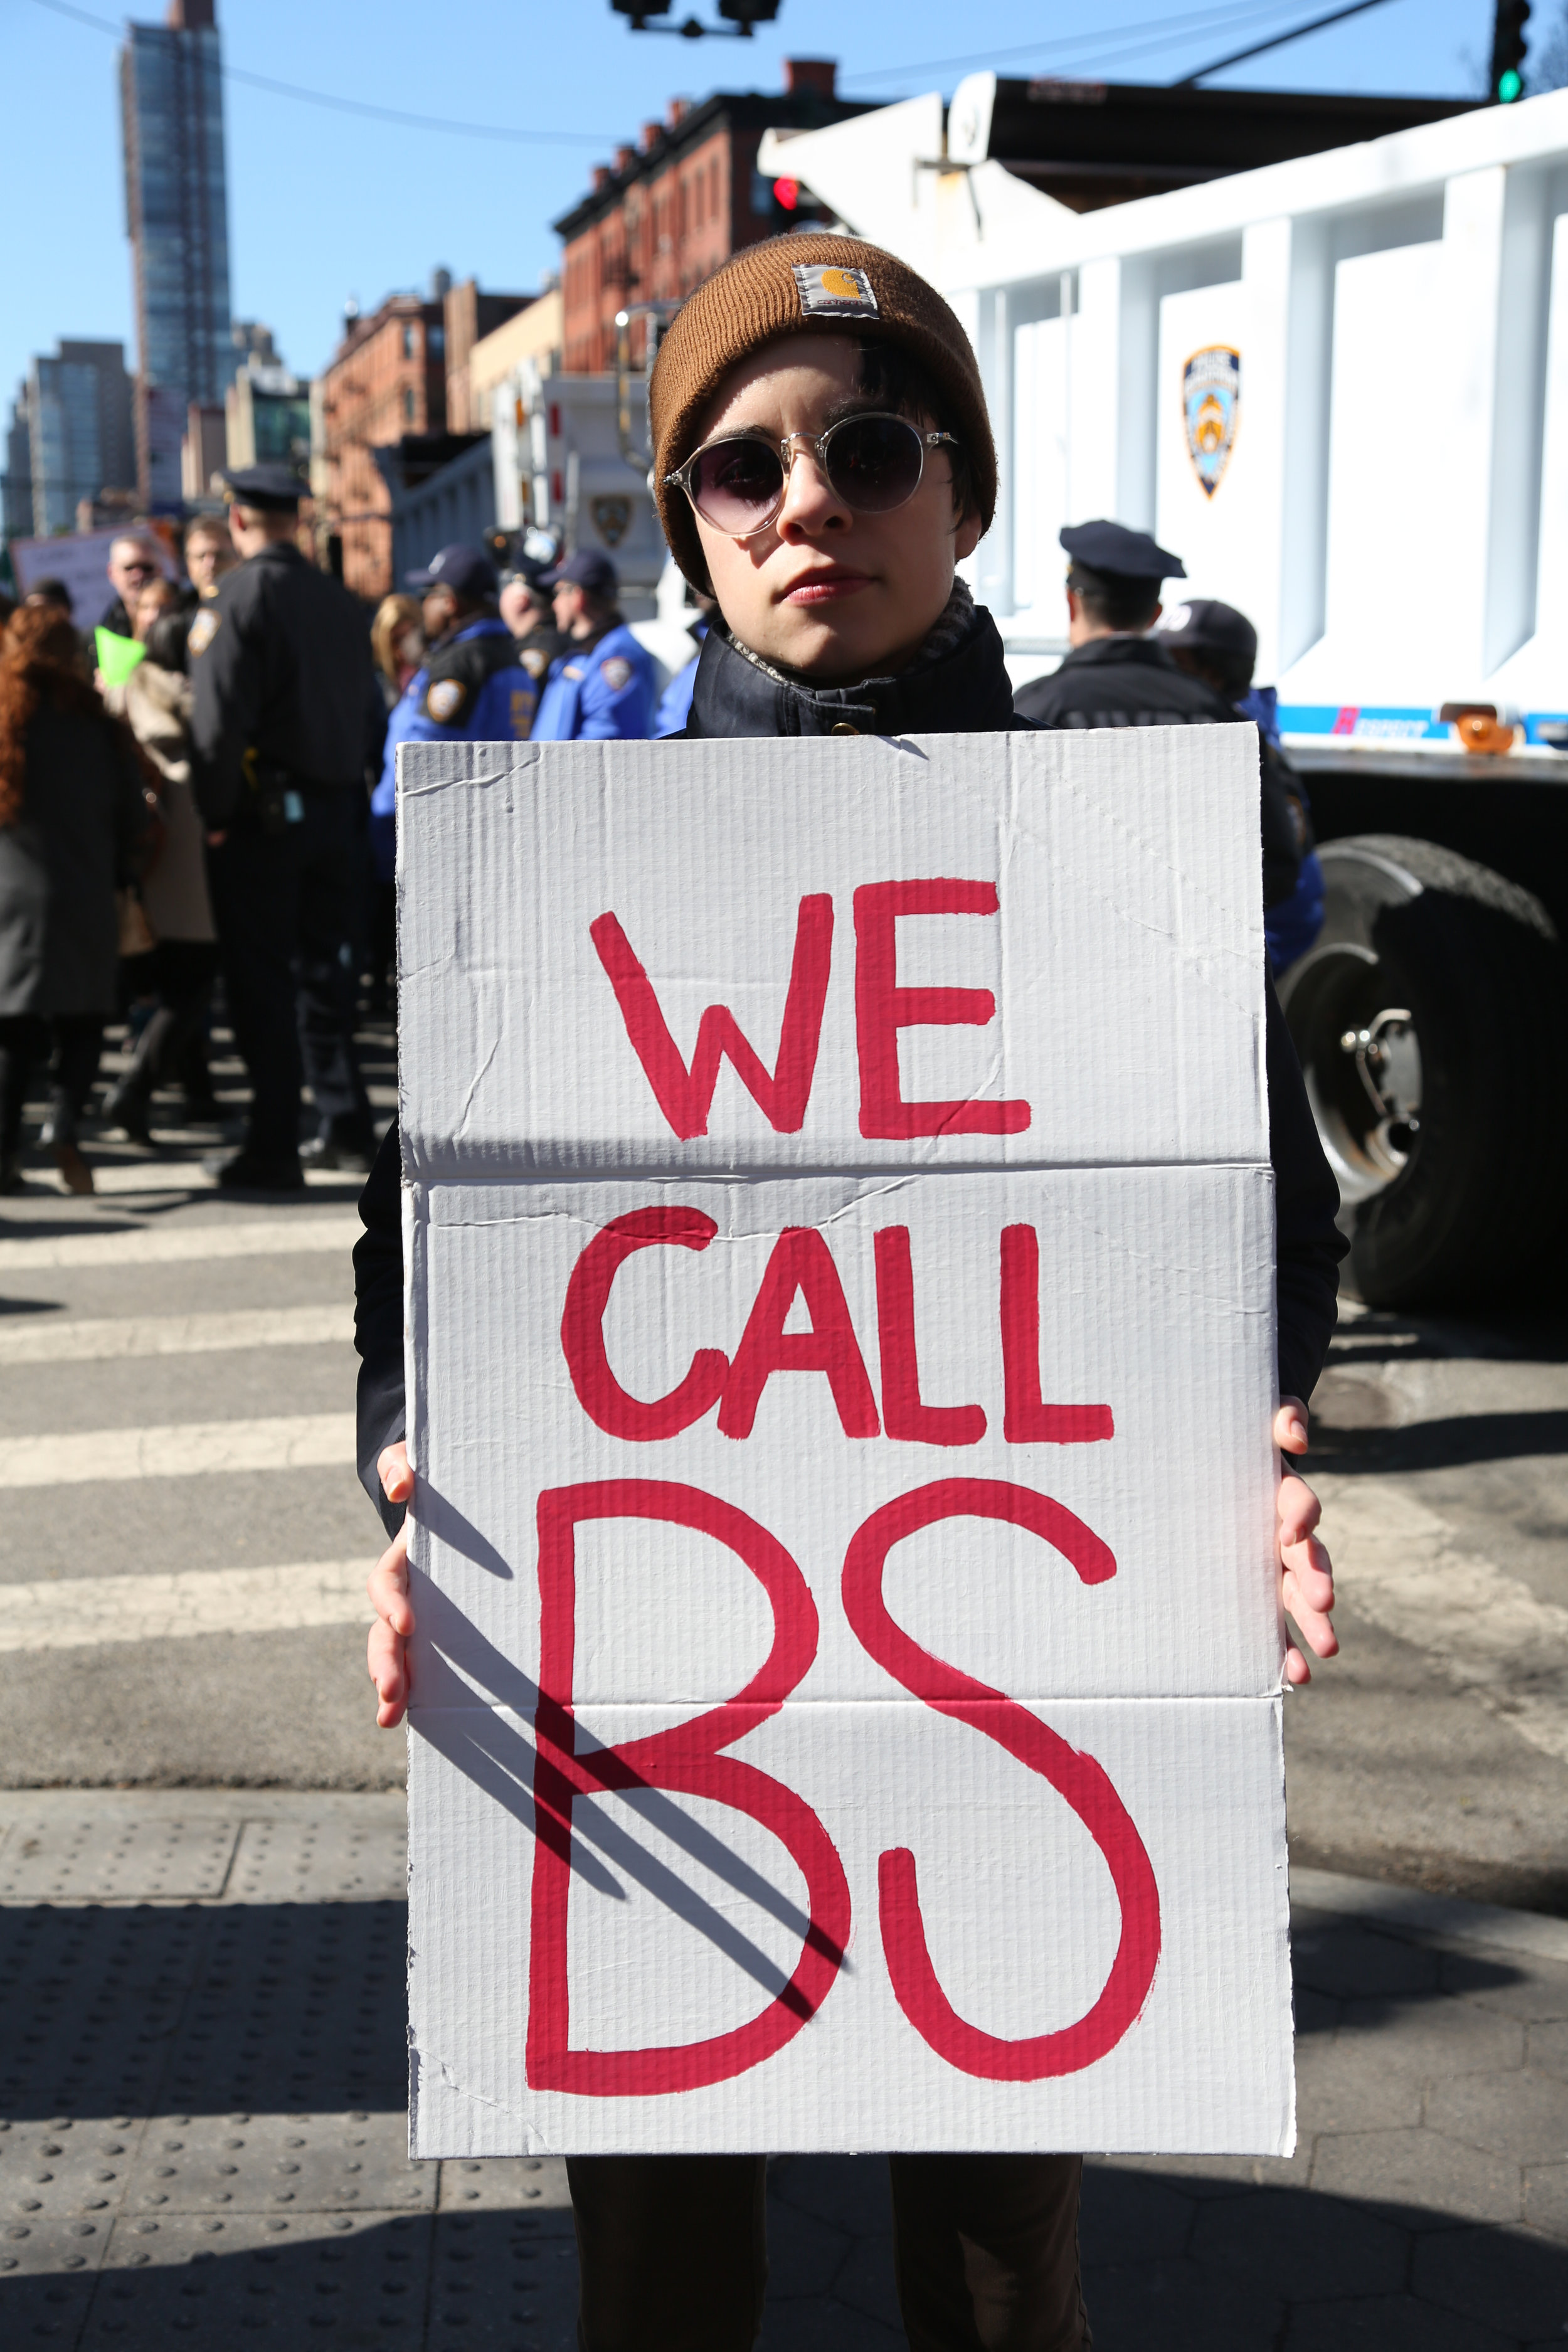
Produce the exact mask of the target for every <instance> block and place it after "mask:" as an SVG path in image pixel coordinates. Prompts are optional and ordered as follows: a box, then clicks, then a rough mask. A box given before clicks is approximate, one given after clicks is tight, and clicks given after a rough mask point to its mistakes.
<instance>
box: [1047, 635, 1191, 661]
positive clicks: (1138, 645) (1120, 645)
mask: <svg viewBox="0 0 1568 2352" xmlns="http://www.w3.org/2000/svg"><path fill="white" fill-rule="evenodd" d="M1100 662H1134V663H1136V664H1137V665H1138V667H1140V668H1142V669H1175V668H1176V667H1178V665H1177V664H1176V662H1174V661H1173V659H1172V657H1171V656H1170V654H1169V653H1168V652H1167V651H1166V649H1165V647H1164V646H1163V645H1161V644H1159V643H1158V642H1157V640H1156V639H1155V638H1153V637H1136V636H1132V635H1125V636H1122V635H1118V636H1113V637H1090V639H1089V643H1088V645H1087V646H1073V647H1072V648H1071V650H1070V651H1069V652H1068V653H1065V654H1064V655H1063V656H1062V657H1061V660H1060V662H1059V663H1058V668H1059V669H1092V668H1093V667H1095V666H1096V665H1097V664H1098V663H1100Z"/></svg>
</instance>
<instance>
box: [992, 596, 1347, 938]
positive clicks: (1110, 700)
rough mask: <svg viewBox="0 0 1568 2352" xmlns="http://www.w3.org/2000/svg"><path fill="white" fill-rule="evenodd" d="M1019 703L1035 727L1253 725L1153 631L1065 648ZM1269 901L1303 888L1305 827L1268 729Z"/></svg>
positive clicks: (1264, 756)
mask: <svg viewBox="0 0 1568 2352" xmlns="http://www.w3.org/2000/svg"><path fill="white" fill-rule="evenodd" d="M1017 706H1018V709H1020V710H1021V711H1022V713H1023V715H1024V717H1025V718H1026V719H1028V720H1029V721H1030V723H1031V725H1033V726H1036V727H1215V726H1220V727H1224V726H1230V727H1234V726H1236V725H1237V723H1238V722H1239V723H1241V724H1244V725H1249V724H1250V723H1251V722H1250V721H1249V720H1246V719H1243V714H1242V713H1241V712H1240V711H1239V710H1237V709H1236V707H1235V705H1234V704H1233V703H1229V702H1227V701H1226V698H1225V697H1224V695H1223V694H1219V693H1216V692H1215V688H1213V687H1212V686H1205V684H1204V682H1203V680H1202V678H1200V677H1189V675H1188V674H1187V672H1186V671H1185V670H1184V669H1181V668H1179V667H1177V665H1176V663H1175V662H1174V661H1173V659H1172V658H1171V656H1170V654H1169V652H1168V651H1167V650H1166V648H1165V647H1164V646H1163V645H1160V644H1159V643H1158V642H1157V641H1156V639H1154V638H1153V637H1131V636H1117V637H1095V638H1092V639H1091V640H1090V642H1089V644H1088V645H1087V646H1074V648H1073V650H1072V652H1071V653H1068V654H1064V655H1063V656H1062V659H1061V663H1060V666H1059V667H1058V668H1057V669H1056V670H1054V671H1053V672H1052V674H1051V676H1050V677H1037V678H1036V679H1034V680H1033V681H1032V683H1031V684H1030V685H1028V686H1025V687H1020V688H1019V689H1018V695H1017ZM1258 751H1259V757H1260V760H1261V763H1262V813H1263V903H1264V905H1265V906H1266V907H1278V906H1279V903H1280V901H1281V900H1282V899H1285V898H1289V896H1290V893H1291V891H1292V890H1293V889H1294V888H1295V887H1296V877H1297V876H1298V874H1299V873H1300V868H1301V859H1302V856H1303V855H1304V854H1305V853H1304V849H1303V829H1302V826H1301V824H1300V819H1299V814H1298V811H1299V808H1300V802H1299V800H1298V798H1297V796H1296V795H1295V794H1294V793H1293V792H1292V791H1291V788H1290V782H1289V769H1288V768H1287V767H1286V765H1285V762H1284V761H1282V760H1281V759H1280V758H1279V754H1278V753H1277V752H1276V751H1275V750H1274V747H1273V745H1272V744H1271V743H1269V741H1268V739H1267V737H1265V736H1263V735H1261V734H1260V735H1259V736H1258Z"/></svg>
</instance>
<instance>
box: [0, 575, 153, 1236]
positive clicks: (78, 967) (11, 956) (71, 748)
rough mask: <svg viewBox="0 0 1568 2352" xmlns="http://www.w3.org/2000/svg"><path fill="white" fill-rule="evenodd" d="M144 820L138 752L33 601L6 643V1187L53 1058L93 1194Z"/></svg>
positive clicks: (0, 991)
mask: <svg viewBox="0 0 1568 2352" xmlns="http://www.w3.org/2000/svg"><path fill="white" fill-rule="evenodd" d="M147 827H148V810H147V800H146V794H145V790H144V786H143V781H142V759H141V755H140V753H139V752H138V751H137V749H136V745H135V742H134V740H132V735H131V732H130V730H129V729H128V728H127V727H126V726H125V725H124V724H123V722H122V721H121V720H119V719H113V718H111V717H110V715H109V713H108V712H107V711H106V710H105V709H104V708H103V705H102V704H101V703H100V700H99V698H98V697H97V695H96V694H95V693H94V692H93V690H92V688H91V686H90V685H89V683H88V680H87V678H86V677H85V676H84V674H83V670H82V663H81V646H80V641H79V638H78V636H77V633H76V631H75V629H74V628H73V627H72V626H71V623H70V618H69V616H68V614H65V613H62V612H60V611H59V610H58V607H56V606H53V605H48V604H39V605H32V604H25V605H23V607H22V608H21V610H20V611H19V612H17V613H15V614H13V615H12V617H11V619H10V621H9V623H8V624H7V625H6V628H5V635H4V636H3V637H0V1192H19V1191H20V1190H21V1186H22V1177H21V1171H20V1168H19V1165H18V1161H19V1155H20V1150H21V1142H22V1112H23V1107H24V1105H25V1103H26V1096H27V1086H28V1082H29V1080H30V1078H31V1077H32V1075H33V1073H34V1071H35V1070H36V1069H37V1066H38V1064H39V1063H40V1062H41V1061H42V1060H43V1059H44V1057H45V1055H47V1052H48V1051H49V1047H50V1044H51V1042H52V1043H53V1045H54V1049H55V1053H56V1055H57V1060H56V1066H55V1077H54V1087H53V1106H52V1113H51V1118H50V1129H49V1131H50V1135H51V1138H52V1140H53V1143H54V1148H55V1162H56V1165H57V1167H58V1169H59V1171H60V1175H61V1178H62V1180H63V1181H64V1183H65V1185H66V1186H67V1188H68V1190H69V1191H71V1192H91V1191H92V1171H91V1170H90V1169H89V1166H88V1164H87V1162H86V1160H84V1159H83V1158H82V1156H81V1152H80V1150H79V1147H78V1143H77V1127H78V1123H79V1119H80V1118H81V1114H82V1110H83V1108H85V1106H86V1102H87V1098H88V1096H89V1093H90V1092H91V1089H92V1082H93V1079H94V1077H95V1076H96V1075H97V1071H98V1056H99V1049H100V1045H101V1044H102V1040H103V1024H104V1023H105V1021H106V1020H108V1019H109V1018H110V1015H111V1014H112V1013H113V1010H114V989H115V968H116V963H117V960H118V950H119V922H118V909H117V907H116V902H115V892H116V891H117V890H118V889H120V888H121V887H124V885H126V884H127V883H129V882H131V881H132V879H133V878H134V877H135V873H136V869H137V863H138V859H139V856H140V852H141V849H142V843H143V840H144V838H145V836H146V833H147Z"/></svg>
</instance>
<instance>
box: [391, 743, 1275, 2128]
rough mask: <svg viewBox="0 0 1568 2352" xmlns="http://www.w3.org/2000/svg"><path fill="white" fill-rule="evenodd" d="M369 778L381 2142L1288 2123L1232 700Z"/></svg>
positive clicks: (426, 769)
mask: <svg viewBox="0 0 1568 2352" xmlns="http://www.w3.org/2000/svg"><path fill="white" fill-rule="evenodd" d="M399 786H400V816H399V860H400V924H401V929H400V939H401V949H400V955H401V969H402V982H401V986H402V994H401V1003H400V1014H401V1033H402V1034H401V1067H402V1084H403V1131H404V1145H405V1183H406V1186H407V1192H406V1205H405V1232H406V1238H407V1244H408V1248H407V1260H408V1268H409V1372H410V1444H411V1451H412V1454H413V1456H414V1459H415V1463H416V1469H417V1472H418V1476H419V1482H420V1486H419V1498H418V1501H417V1504H416V1512H415V1517H416V1528H415V1532H414V1538H413V1543H412V1548H411V1559H412V1561H413V1564H414V1570H415V1605H416V1612H417V1616H418V1622H419V1633H418V1635H417V1637H416V1651H415V1659H414V1706H413V1709H412V1712H411V1724H412V1742H411V1769H410V1829H411V1927H410V1937H411V1948H412V1959H411V1970H410V2004H411V2045H412V2052H413V2084H412V2098H411V2116H412V2125H411V2128H412V2141H413V2146H414V2148H415V2151H416V2153H417V2154H419V2155H423V2156H428V2155H437V2154H475V2155H500V2154H507V2153H517V2152H524V2151H528V2152H534V2151H538V2150H542V2149H549V2150H552V2151H563V2152H567V2153H570V2152H573V2151H584V2152H586V2151H608V2150H616V2149H623V2150H627V2149H637V2148H646V2149H660V2150H669V2151H676V2150H701V2149H715V2148H735V2149H740V2148H755V2147H779V2148H783V2147H816V2148H852V2147H911V2148H913V2147H1018V2148H1025V2147H1068V2148H1073V2147H1096V2148H1106V2149H1110V2148H1121V2149H1136V2148H1145V2149H1182V2148H1187V2149H1214V2148H1236V2149H1244V2150H1258V2151H1263V2152H1278V2151H1279V2150H1282V2149H1287V2148H1289V2146H1290V2145H1291V2144H1292V2143H1293V2138H1294V2107H1293V2085H1292V2076H1291V2065H1290V2051H1289V2043H1290V2017H1289V1974H1288V1948H1287V1913H1286V1889H1285V1849H1284V1810H1283V1772H1282V1761H1281V1748H1280V1717H1279V1660H1280V1653H1281V1625H1280V1621H1279V1612H1278V1605H1277V1601H1276V1597H1275V1589H1274V1574H1273V1568H1272V1553H1271V1526H1272V1517H1273V1485H1274V1462H1273V1456H1272V1453H1271V1450H1270V1446H1269V1442H1268V1424H1269V1416H1270V1412H1271V1407H1272V1403H1273V1401H1274V1396H1273V1382H1274V1371H1273V1358H1274V1329H1273V1280H1272V1274H1273V1264H1272V1261H1273V1235H1272V1181H1271V1175H1270V1171H1269V1169H1268V1142H1267V1124H1266V1118H1267V1114H1266V1106H1265V1102H1264V1098H1263V1092H1262V1045H1261V1041H1262V972H1263V952H1262V933H1261V911H1260V908H1259V904H1258V816H1257V795H1258V780H1257V762H1256V750H1255V747H1254V743H1253V739H1252V736H1251V734H1250V731H1249V730H1242V729H1224V728H1216V729H1213V730H1209V729H1180V730H1129V731H1127V732H1123V733H1118V734H1104V735H1081V736H1078V735H1037V736H1036V735H1018V736H998V737H991V738H965V737H942V738H930V739H922V740H920V741H918V742H907V743H906V742H881V741H875V740H868V739H860V740H856V741H843V740H839V741H835V740H828V741H826V742H816V743H812V742H755V743H753V742H747V743H744V744H737V743H722V744H690V745H687V744H621V745H598V744H574V745H538V746H529V745H523V746H518V747H510V746H508V747H500V746H489V745H475V746H461V745H458V746H446V745H441V746H435V745H430V746H416V747H409V748H408V749H407V750H406V751H405V752H404V753H402V754H400V771H399ZM911 882H918V883H921V884H923V885H925V886H927V887H926V888H925V889H924V892H923V894H921V893H919V892H917V893H914V894H912V903H914V904H916V905H917V906H919V907H921V908H929V907H931V905H949V904H963V906H964V907H965V908H966V911H963V912H943V913H931V912H929V911H918V912H914V913H910V912H907V911H906V912H902V913H898V914H896V915H895V914H894V913H893V912H891V911H889V910H890V908H896V907H897V905H898V904H899V903H900V901H899V900H898V899H896V898H890V897H889V892H888V891H887V888H886V887H885V886H887V885H889V884H909V883H911ZM933 883H934V884H937V885H939V886H941V887H937V888H935V889H932V888H931V887H930V886H931V885H932V884H933ZM954 883H962V884H963V885H964V886H965V887H964V889H963V891H962V892H959V893H956V894H955V893H954V891H953V888H952V885H953V884H954ZM857 894H859V895H857ZM803 900H805V901H806V902H807V908H806V911H805V914H804V915H803V913H802V911H801V908H802V901H803ZM825 902H827V904H830V908H831V912H830V914H829V913H828V912H827V911H826V905H825ZM901 903H902V904H903V906H904V907H905V908H908V907H909V906H910V903H911V894H910V893H908V892H906V893H904V894H903V898H902V901H901ZM993 909H994V911H993ZM606 916H611V917H613V918H614V925H615V929H614V931H613V932H611V931H607V930H606V927H605V918H606ZM829 929H830V930H831V944H830V947H829ZM638 967H640V971H639V970H638ZM792 971H793V974H794V978H793V981H792ZM895 988H896V989H898V990H902V991H910V992H913V991H917V990H927V991H931V990H937V991H941V990H947V991H953V990H967V991H977V990H988V991H989V992H990V993H991V997H992V998H993V999H994V1006H993V1005H991V1004H986V1003H981V1002H979V1001H977V1000H976V999H975V998H973V996H971V997H970V998H968V999H966V1000H965V999H958V998H954V997H952V996H948V997H945V998H942V997H933V996H931V995H927V996H925V997H923V998H922V997H919V996H916V995H913V994H909V995H905V996H901V997H899V998H897V999H894V998H893V997H892V995H891V994H890V992H891V991H892V990H893V989H895ZM649 992H651V999H652V1001H653V1003H654V1006H655V1013H656V1014H657V1021H653V1022H652V1024H651V1025H650V1020H651V1016H650V1015H649V1013H648V1011H647V1006H648V1003H649ZM786 996H787V997H788V999H789V1003H788V1006H787V1007H786ZM714 1006H727V1007H728V1008H729V1011H730V1013H731V1014H732V1015H733V1021H734V1023H735V1024H738V1025H739V1030H740V1032H741V1033H742V1035H743V1037H744V1039H745V1040H746V1041H747V1044H748V1045H750V1047H751V1048H752V1049H753V1053H754V1060H753V1063H752V1087H750V1089H748V1087H747V1086H745V1085H743V1084H742V1081H741V1079H740V1078H739V1077H738V1076H737V1075H736V1071H735V1068H734V1066H733V1065H732V1061H731V1059H727V1058H723V1059H721V1061H720V1065H719V1067H718V1072H717V1076H716V1080H715V1081H714V1082H713V1083H712V1085H711V1089H710V1095H709V1092H708V1089H707V1087H706V1086H705V1085H699V1086H697V1087H693V1086H692V1076H693V1071H694V1064H695V1065H696V1066H697V1074H698V1075H699V1076H700V1064H701V1058H702V1052H701V1049H700V1045H699V1040H700V1035H701V1034H702V1030H703V1024H704V1015H705V1014H707V1013H708V1011H709V1008H710V1007H714ZM803 1006H804V1008H805V1016H809V1017H803V1013H802V1008H803ZM818 1012H819V1013H820V1024H819V1026H818V1027H816V1029H815V1030H813V1032H812V1034H814V1036H815V1055H814V1056H813V1054H812V1052H811V1051H809V1050H803V1048H802V1046H801V1042H800V1041H801V1038H802V1036H803V1035H804V1034H805V1033H806V1032H807V1031H808V1030H812V1024H813V1023H814V1022H815V1021H816V1014H817V1013H818ZM955 1014H961V1015H963V1016H965V1017H963V1019H955V1018H953V1017H952V1016H953V1015H955ZM717 1019H718V1016H710V1020H709V1023H708V1026H709V1028H710V1030H711V1029H712V1027H713V1026H714V1024H715V1021H716V1020H717ZM895 1020H900V1021H903V1022H907V1023H911V1024H914V1025H910V1026H905V1027H902V1028H901V1029H900V1030H899V1032H898V1034H897V1040H896V1045H894V1044H892V1043H891V1040H892V1035H893V1024H894V1022H895ZM792 1021H793V1022H794V1024H795V1027H794V1030H793V1032H792V1031H791V1023H792ZM922 1023H923V1024H929V1025H921V1024H922ZM660 1024H662V1033H663V1034H660ZM720 1025H722V1024H720ZM781 1028H782V1029H783V1030H784V1032H785V1033H786V1034H793V1035H794V1038H795V1045H794V1047H793V1048H786V1050H785V1051H784V1052H783V1053H782V1054H781ZM634 1031H636V1032H637V1034H639V1035H640V1038H641V1041H642V1051H641V1054H640V1055H639V1053H638V1051H637V1047H636V1045H634V1042H633V1032H634ZM731 1034H733V1033H732V1030H731ZM650 1040H651V1042H650ZM710 1044H711V1038H710ZM792 1051H793V1054H794V1060H793V1064H792V1061H791V1052H792ZM740 1052H741V1055H742V1057H743V1056H744V1053H745V1048H744V1047H743V1046H742V1048H741V1049H740ZM677 1055H679V1061H677V1060H676V1059H675V1058H674V1057H675V1056H677ZM792 1067H793V1068H794V1071H795V1083H794V1089H793V1096H792V1093H791V1087H790V1082H789V1073H790V1070H791V1068H792ZM805 1069H810V1071H811V1083H810V1086H809V1090H807V1089H806V1087H805V1085H804V1082H803V1078H802V1073H803V1071H804V1070H805ZM709 1075H710V1076H711V1075H712V1074H711V1071H710V1074H709ZM780 1080H782V1081H784V1083H783V1084H782V1085H780V1083H779V1081H780ZM928 1101H936V1102H939V1103H942V1104H945V1105H946V1106H947V1108H946V1110H945V1111H943V1112H942V1113H941V1114H940V1115H928V1114H926V1113H923V1112H921V1111H920V1110H918V1109H917V1110H915V1111H913V1112H910V1113H905V1112H904V1111H902V1110H901V1109H900V1104H904V1105H909V1104H914V1105H920V1104H922V1103H925V1102H928ZM1003 1102H1011V1103H1013V1104H1015V1105H1016V1106H1020V1107H1021V1108H1015V1109H1014V1110H1012V1111H1010V1112H1008V1113H1006V1114H1005V1115H998V1114H995V1113H994V1112H991V1111H987V1110H986V1109H985V1108H984V1106H987V1105H992V1106H994V1105H997V1104H1000V1103H1003ZM868 1104H869V1109H868ZM661 1105H662V1108H661ZM770 1112H771V1114H772V1117H771V1118H770V1116H769V1113H770ZM675 1121H679V1122H680V1123H681V1124H682V1129H683V1131H681V1132H679V1133H678V1132H677V1131H676V1126H675V1123H674V1122H675ZM900 1126H901V1127H905V1128H909V1129H913V1130H915V1131H914V1132H910V1133H898V1132H888V1131H886V1130H888V1129H898V1128H900ZM868 1129H869V1130H870V1131H869V1132H868ZM933 1130H934V1131H933ZM911 1334H912V1338H911ZM911 1349H912V1352H911ZM1031 1359H1032V1360H1033V1362H1032V1365H1031ZM660 1400H672V1401H671V1402H668V1403H665V1404H662V1405H661V1404H660V1402H659V1401H660ZM542 1694H543V1696H542ZM699 1718H701V1720H700V1721H699ZM683 1727H684V1728H683ZM637 1743H641V1744H637ZM628 1749H630V1751H631V1753H630V1757H629V1759H628V1757H627V1750H628ZM606 1751H608V1755H607V1760H606ZM536 1806H537V1809H538V1810H537V1811H536ZM568 1825H569V1827H568ZM536 1829H537V1831H538V1832H539V1834H537V1835H536ZM900 1856H903V1857H905V1859H903V1860H900V1859H899V1857H900ZM911 1890H912V1891H911ZM922 1938H923V1957H922Z"/></svg>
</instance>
